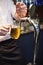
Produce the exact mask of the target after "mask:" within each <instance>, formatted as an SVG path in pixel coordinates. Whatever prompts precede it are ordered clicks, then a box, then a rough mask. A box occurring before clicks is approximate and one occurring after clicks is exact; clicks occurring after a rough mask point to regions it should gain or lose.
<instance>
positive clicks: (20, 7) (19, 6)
mask: <svg viewBox="0 0 43 65" xmlns="http://www.w3.org/2000/svg"><path fill="white" fill-rule="evenodd" d="M16 13H17V15H18V16H20V17H25V16H26V14H27V6H26V5H25V4H24V3H23V2H17V3H16Z"/></svg>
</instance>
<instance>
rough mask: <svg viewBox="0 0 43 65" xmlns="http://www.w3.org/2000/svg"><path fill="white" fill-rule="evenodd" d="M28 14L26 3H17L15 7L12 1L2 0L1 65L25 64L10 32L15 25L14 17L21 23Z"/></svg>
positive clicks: (0, 13) (0, 30)
mask: <svg viewBox="0 0 43 65" xmlns="http://www.w3.org/2000/svg"><path fill="white" fill-rule="evenodd" d="M26 13H27V7H26V5H25V4H24V3H22V2H17V3H16V6H15V5H14V3H13V1H12V0H0V65H22V64H23V62H24V61H23V59H22V56H21V53H20V49H19V46H18V43H17V42H16V40H14V39H12V38H11V37H10V30H11V27H12V25H13V23H12V22H13V19H12V17H14V18H15V19H16V20H18V21H19V20H20V17H24V16H26ZM23 65H25V64H23Z"/></svg>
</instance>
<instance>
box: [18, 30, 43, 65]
mask: <svg viewBox="0 0 43 65" xmlns="http://www.w3.org/2000/svg"><path fill="white" fill-rule="evenodd" d="M17 43H18V44H19V46H20V48H21V51H22V55H23V57H24V60H25V62H26V63H29V62H32V61H33V52H34V32H30V33H27V34H22V35H21V36H20V38H19V39H18V40H17ZM36 61H37V64H38V65H43V29H41V30H40V35H39V50H38V54H37V59H36Z"/></svg>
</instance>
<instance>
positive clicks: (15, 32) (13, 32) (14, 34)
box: [11, 26, 20, 39]
mask: <svg viewBox="0 0 43 65" xmlns="http://www.w3.org/2000/svg"><path fill="white" fill-rule="evenodd" d="M11 37H12V38H13V39H18V38H19V37H20V27H17V26H16V27H13V28H11Z"/></svg>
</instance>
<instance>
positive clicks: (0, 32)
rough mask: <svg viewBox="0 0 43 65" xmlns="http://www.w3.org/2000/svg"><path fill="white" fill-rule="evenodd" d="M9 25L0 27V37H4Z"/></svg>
mask: <svg viewBox="0 0 43 65" xmlns="http://www.w3.org/2000/svg"><path fill="white" fill-rule="evenodd" d="M10 27H11V25H5V26H0V36H5V35H6V34H7V33H8V32H9V29H10Z"/></svg>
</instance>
